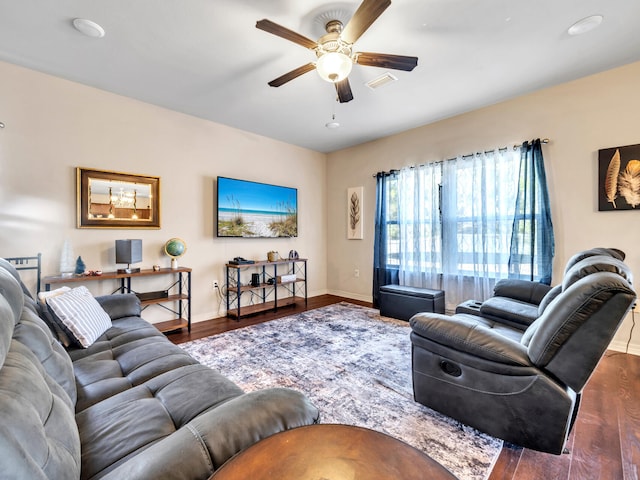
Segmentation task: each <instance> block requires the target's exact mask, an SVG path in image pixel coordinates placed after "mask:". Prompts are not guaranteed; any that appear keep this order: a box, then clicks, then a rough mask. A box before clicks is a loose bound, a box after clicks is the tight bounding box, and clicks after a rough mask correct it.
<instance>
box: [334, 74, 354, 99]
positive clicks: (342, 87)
mask: <svg viewBox="0 0 640 480" xmlns="http://www.w3.org/2000/svg"><path fill="white" fill-rule="evenodd" d="M335 85H336V92H338V100H339V101H340V103H347V102H350V101H351V100H353V93H352V92H351V85H349V79H348V78H345V79H344V80H340V81H339V82H336V84H335Z"/></svg>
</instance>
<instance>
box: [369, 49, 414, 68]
mask: <svg viewBox="0 0 640 480" xmlns="http://www.w3.org/2000/svg"><path fill="white" fill-rule="evenodd" d="M356 63H357V64H359V65H366V66H368V67H382V68H391V69H393V70H404V71H406V72H410V71H411V70H413V69H414V68H415V67H416V65H418V57H407V56H405V55H389V54H386V53H371V52H358V53H356Z"/></svg>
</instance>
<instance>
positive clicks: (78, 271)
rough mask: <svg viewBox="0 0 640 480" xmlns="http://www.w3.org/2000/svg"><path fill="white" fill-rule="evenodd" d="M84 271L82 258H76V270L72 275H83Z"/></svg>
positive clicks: (85, 267) (84, 266)
mask: <svg viewBox="0 0 640 480" xmlns="http://www.w3.org/2000/svg"><path fill="white" fill-rule="evenodd" d="M86 269H87V266H86V265H85V264H84V262H83V261H82V257H78V259H77V260H76V269H75V270H74V272H73V273H75V274H76V275H83V274H84V271H85V270H86Z"/></svg>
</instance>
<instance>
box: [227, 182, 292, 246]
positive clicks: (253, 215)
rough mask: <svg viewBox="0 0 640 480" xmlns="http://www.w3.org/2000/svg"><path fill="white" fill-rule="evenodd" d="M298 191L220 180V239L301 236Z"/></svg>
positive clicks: (288, 188) (275, 186)
mask: <svg viewBox="0 0 640 480" xmlns="http://www.w3.org/2000/svg"><path fill="white" fill-rule="evenodd" d="M297 192H298V191H297V190H296V189H295V188H290V187H281V186H277V185H269V184H266V183H258V182H249V181H246V180H237V179H232V178H225V177H218V236H219V237H297V236H298V198H297V197H298V195H297Z"/></svg>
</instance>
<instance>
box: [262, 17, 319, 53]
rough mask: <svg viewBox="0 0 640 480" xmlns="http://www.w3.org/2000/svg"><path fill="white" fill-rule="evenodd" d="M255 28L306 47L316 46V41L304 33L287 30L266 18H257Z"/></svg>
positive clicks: (312, 47)
mask: <svg viewBox="0 0 640 480" xmlns="http://www.w3.org/2000/svg"><path fill="white" fill-rule="evenodd" d="M256 28H259V29H260V30H264V31H265V32H268V33H272V34H273V35H277V36H278V37H282V38H284V39H285V40H289V41H291V42H293V43H297V44H298V45H302V46H303V47H306V48H311V49H314V48H316V47H317V46H318V42H314V41H313V40H311V39H310V38H307V37H305V36H304V35H300V34H299V33H296V32H294V31H293V30H289V29H288V28H285V27H283V26H281V25H278V24H277V23H273V22H272V21H271V20H267V19H266V18H264V19H262V20H258V21H257V22H256Z"/></svg>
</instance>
